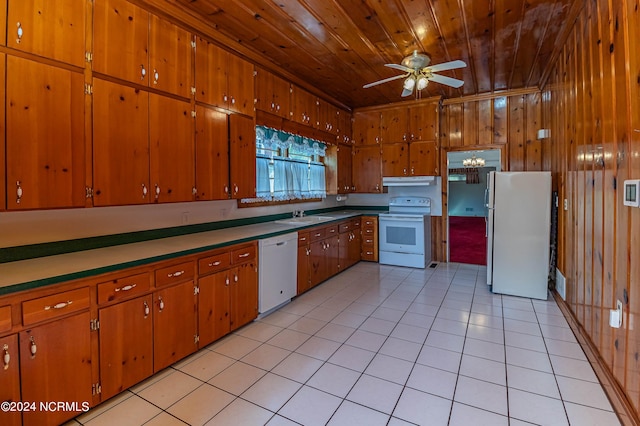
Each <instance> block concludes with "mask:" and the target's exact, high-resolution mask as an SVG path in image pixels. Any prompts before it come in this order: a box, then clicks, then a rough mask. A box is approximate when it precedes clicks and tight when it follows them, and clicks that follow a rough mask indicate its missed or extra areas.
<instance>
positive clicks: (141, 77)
mask: <svg viewBox="0 0 640 426" xmlns="http://www.w3.org/2000/svg"><path fill="white" fill-rule="evenodd" d="M146 75H147V70H146V69H145V68H144V64H140V80H144V78H145V77H146Z"/></svg>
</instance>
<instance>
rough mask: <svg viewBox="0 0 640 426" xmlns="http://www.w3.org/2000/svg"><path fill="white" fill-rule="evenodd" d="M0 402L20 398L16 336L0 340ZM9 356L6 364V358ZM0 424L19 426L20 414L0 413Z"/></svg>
mask: <svg viewBox="0 0 640 426" xmlns="http://www.w3.org/2000/svg"><path fill="white" fill-rule="evenodd" d="M0 355H1V356H0V360H2V361H1V362H2V366H3V368H0V402H18V401H21V398H20V363H19V359H20V357H19V356H18V335H17V334H11V335H9V336H5V337H2V338H0ZM7 355H8V356H9V359H8V362H7V358H6V356H7ZM0 424H1V425H3V426H19V425H21V424H22V414H21V413H20V412H19V411H10V412H5V411H0Z"/></svg>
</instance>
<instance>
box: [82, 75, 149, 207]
mask: <svg viewBox="0 0 640 426" xmlns="http://www.w3.org/2000/svg"><path fill="white" fill-rule="evenodd" d="M93 81H94V84H93V185H94V196H93V204H94V205H95V206H108V205H119V204H145V203H148V202H149V126H148V119H149V94H148V93H147V92H143V91H141V90H138V89H133V88H131V87H126V86H122V85H119V84H116V83H111V82H107V81H104V80H99V79H94V80H93Z"/></svg>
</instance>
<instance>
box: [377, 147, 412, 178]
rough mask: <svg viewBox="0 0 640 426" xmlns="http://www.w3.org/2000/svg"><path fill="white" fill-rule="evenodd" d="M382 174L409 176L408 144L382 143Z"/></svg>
mask: <svg viewBox="0 0 640 426" xmlns="http://www.w3.org/2000/svg"><path fill="white" fill-rule="evenodd" d="M382 176H409V144H408V143H405V142H400V143H386V144H383V145H382Z"/></svg>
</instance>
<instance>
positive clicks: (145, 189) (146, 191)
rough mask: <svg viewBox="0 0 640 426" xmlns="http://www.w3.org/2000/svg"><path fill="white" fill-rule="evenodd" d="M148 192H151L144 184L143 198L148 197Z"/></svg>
mask: <svg viewBox="0 0 640 426" xmlns="http://www.w3.org/2000/svg"><path fill="white" fill-rule="evenodd" d="M148 192H149V190H148V189H147V185H145V184H144V183H143V184H142V198H144V197H146V196H147V193H148Z"/></svg>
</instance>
